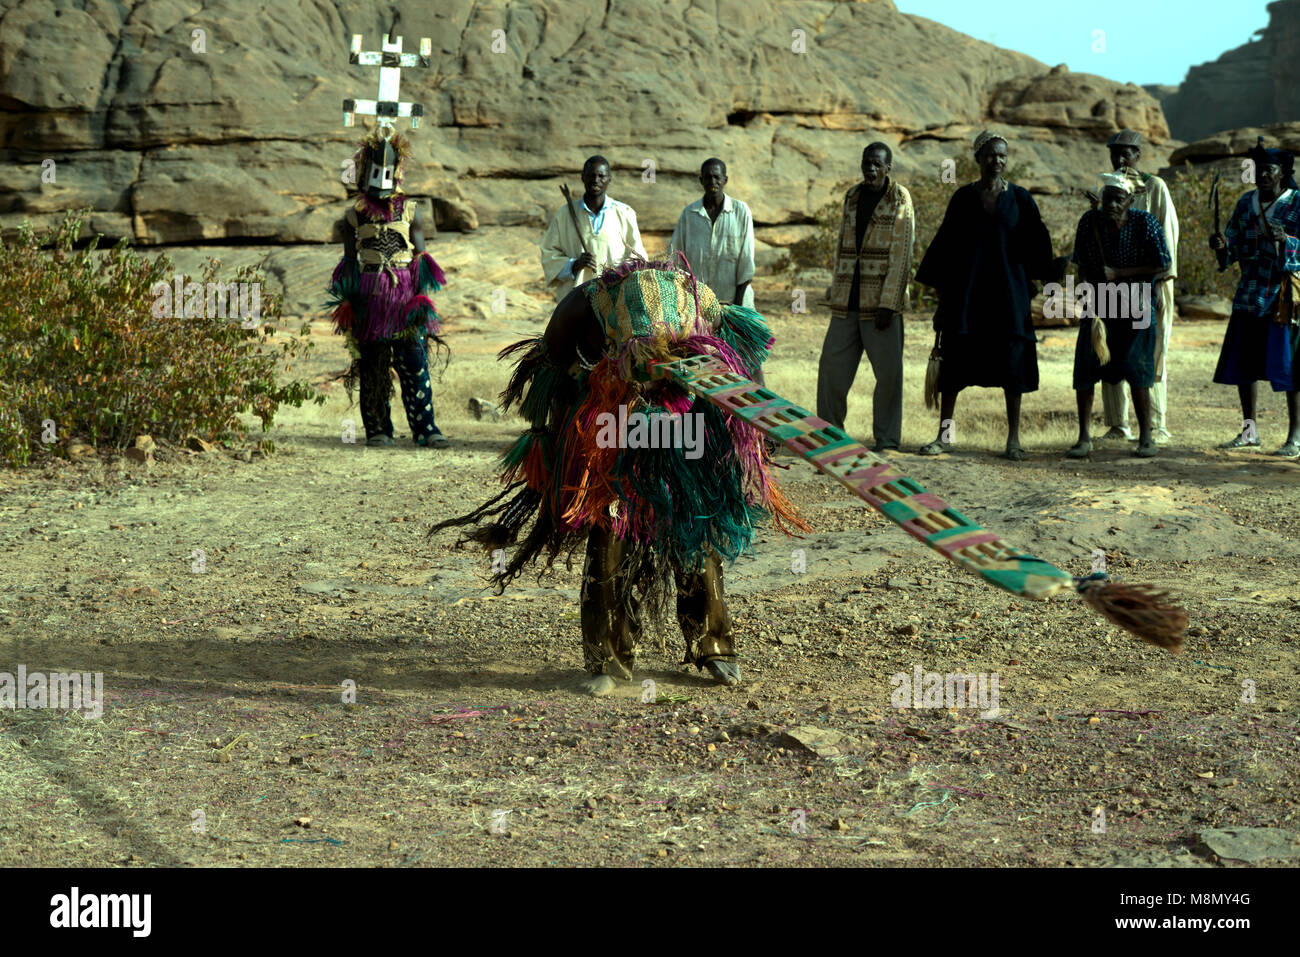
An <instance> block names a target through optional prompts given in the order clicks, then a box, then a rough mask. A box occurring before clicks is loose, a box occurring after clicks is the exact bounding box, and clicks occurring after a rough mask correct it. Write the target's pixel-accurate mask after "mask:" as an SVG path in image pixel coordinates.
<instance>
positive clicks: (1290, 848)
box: [1196, 827, 1300, 862]
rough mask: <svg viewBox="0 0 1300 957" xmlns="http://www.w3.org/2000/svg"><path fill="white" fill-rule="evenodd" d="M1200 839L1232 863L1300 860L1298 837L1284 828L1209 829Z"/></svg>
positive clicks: (1199, 835) (1200, 834) (1203, 832)
mask: <svg viewBox="0 0 1300 957" xmlns="http://www.w3.org/2000/svg"><path fill="white" fill-rule="evenodd" d="M1196 836H1197V837H1198V838H1199V839H1200V841H1201V843H1202V844H1203V845H1205V847H1207V848H1208V849H1209V850H1210V851H1212V852H1213V853H1215V854H1217V855H1218V856H1219V857H1221V858H1227V859H1228V860H1233V861H1246V862H1252V861H1258V860H1263V859H1265V858H1282V859H1293V858H1296V857H1300V842H1298V841H1297V838H1296V835H1295V834H1293V833H1292V832H1290V831H1284V830H1282V829H1281V828H1273V827H1224V828H1206V829H1205V830H1203V831H1200V832H1199V833H1198V834H1197V835H1196Z"/></svg>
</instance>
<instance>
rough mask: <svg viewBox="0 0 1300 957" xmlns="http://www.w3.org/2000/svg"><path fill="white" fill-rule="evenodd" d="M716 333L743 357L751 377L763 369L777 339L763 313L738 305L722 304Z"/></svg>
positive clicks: (742, 360) (742, 359)
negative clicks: (720, 318) (720, 320)
mask: <svg viewBox="0 0 1300 957" xmlns="http://www.w3.org/2000/svg"><path fill="white" fill-rule="evenodd" d="M717 335H718V338H719V339H721V340H722V341H723V342H725V343H726V344H727V345H728V346H730V347H731V349H732V350H733V351H734V352H735V353H736V355H738V356H739V357H740V360H741V362H743V363H744V364H745V368H746V370H747V371H748V372H749V377H750V378H751V379H752V378H754V377H755V376H756V375H757V374H758V372H759V370H760V369H762V368H763V363H764V362H766V361H767V356H768V353H769V352H770V351H771V349H772V345H773V343H775V342H776V338H775V337H774V336H773V335H772V330H771V329H769V328H768V325H767V322H766V321H765V320H764V319H763V317H762V315H761V314H759V313H757V312H755V311H754V310H753V309H748V308H746V307H745V306H737V305H730V306H723V307H722V322H721V323H719V325H718V330H717Z"/></svg>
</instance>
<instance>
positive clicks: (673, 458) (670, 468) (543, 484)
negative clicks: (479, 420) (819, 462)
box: [437, 263, 808, 587]
mask: <svg viewBox="0 0 1300 957" xmlns="http://www.w3.org/2000/svg"><path fill="white" fill-rule="evenodd" d="M582 288H583V290H584V292H585V293H586V295H587V299H588V302H589V304H590V305H591V310H592V313H593V316H594V318H595V319H596V320H597V321H598V322H600V323H601V324H602V326H603V327H604V329H605V331H606V346H605V351H604V353H603V354H602V356H601V358H600V359H599V360H598V361H596V362H595V363H594V364H591V367H590V368H589V369H588V368H583V367H582V366H580V365H577V364H575V365H574V366H573V367H570V368H567V369H561V368H560V367H558V366H557V365H555V364H553V363H552V362H551V361H550V358H549V356H548V352H547V348H546V345H545V342H544V339H543V337H540V336H539V337H537V338H535V339H527V340H524V341H522V342H519V343H516V344H515V345H513V346H510V347H508V348H507V349H505V350H504V351H503V352H502V353H501V357H502V358H506V357H509V356H512V355H518V356H519V359H518V362H517V365H516V367H515V371H514V374H513V376H512V378H511V381H510V384H509V385H508V386H507V388H506V390H505V392H503V393H502V402H503V405H504V406H505V407H507V408H509V407H510V406H512V405H515V404H518V406H519V409H520V412H521V413H522V414H523V416H524V417H525V418H527V419H528V420H529V421H530V423H531V424H532V428H530V429H529V430H528V431H527V432H524V433H523V434H522V435H521V436H520V437H519V439H518V440H517V441H516V442H515V443H514V444H513V445H512V446H511V447H510V448H509V449H508V450H507V451H506V452H505V454H504V455H503V457H502V470H501V480H502V482H503V483H505V484H506V485H507V486H508V488H507V489H506V491H505V492H503V493H502V494H501V495H500V496H498V497H497V498H495V499H493V500H492V501H491V502H489V503H487V504H486V505H484V506H483V507H482V508H480V509H478V510H476V511H475V512H473V513H471V514H470V515H467V516H463V517H461V518H458V519H452V520H450V521H448V522H444V523H442V524H441V525H440V526H437V527H445V526H448V525H463V524H480V526H481V527H480V528H478V529H477V530H476V531H474V532H472V533H470V534H469V535H468V536H467V538H469V539H471V540H474V541H477V542H479V543H481V544H483V545H485V546H487V547H489V548H509V546H511V545H516V547H515V548H514V549H513V550H511V551H509V552H508V560H507V563H506V567H505V571H504V572H503V573H501V574H499V575H497V576H496V581H497V584H498V585H499V586H501V587H504V585H505V583H507V582H508V581H509V580H511V579H512V578H513V577H515V576H516V575H517V574H518V573H519V572H520V570H521V569H522V568H523V566H524V565H525V564H527V563H529V562H531V561H532V560H533V559H535V558H536V557H538V556H539V555H541V554H543V553H546V554H547V556H548V562H547V564H548V566H549V565H550V564H551V563H553V562H554V560H555V557H556V556H557V555H558V554H559V553H560V552H561V551H569V552H571V551H572V549H573V548H575V547H576V546H577V545H579V544H581V543H583V542H585V540H586V536H587V534H588V533H589V532H590V531H591V530H592V529H602V530H604V531H606V532H608V533H610V534H612V535H614V536H615V537H617V538H619V539H621V540H623V541H624V542H626V543H627V544H628V546H629V548H630V550H631V551H633V552H636V553H639V554H640V555H641V556H642V557H644V556H645V555H650V556H653V557H654V558H655V562H654V563H653V564H654V565H655V566H656V567H658V568H661V569H662V568H665V567H667V564H668V563H672V564H675V565H676V566H677V567H678V568H680V569H682V570H684V571H695V570H698V569H700V568H701V567H702V566H703V563H704V560H705V557H706V556H707V555H709V554H710V553H715V554H717V555H718V556H720V557H722V558H724V559H726V560H728V561H734V560H735V559H736V558H737V557H739V556H740V555H741V554H744V553H745V552H746V551H747V550H749V549H750V548H751V546H752V544H753V541H754V536H755V533H756V532H757V530H758V528H759V527H760V526H761V525H762V524H764V523H765V522H766V521H767V520H768V519H771V520H772V521H773V522H774V523H775V525H776V526H777V527H778V528H779V529H780V530H782V531H784V532H786V533H789V532H790V531H791V530H792V529H794V530H799V531H807V530H808V526H807V525H806V524H805V523H804V522H803V520H802V519H801V518H799V516H798V514H797V513H796V511H795V509H794V507H793V506H792V505H791V503H790V502H789V501H788V500H787V499H786V497H785V496H784V495H783V494H782V492H781V489H780V487H779V486H778V484H777V482H776V480H775V478H774V477H773V475H772V466H771V459H770V456H769V453H768V452H767V449H766V447H765V445H764V442H763V436H762V433H760V432H759V431H758V430H757V429H755V428H754V427H753V426H752V425H750V424H749V423H747V422H745V421H743V420H741V419H739V418H733V417H729V416H727V415H726V414H725V413H723V412H722V411H721V410H720V409H718V408H717V407H716V406H714V405H712V404H711V403H708V402H706V401H703V400H697V399H695V398H694V397H693V396H691V395H690V394H689V393H687V392H685V391H684V390H682V389H681V388H680V387H679V386H677V385H675V384H674V383H671V382H669V381H667V380H664V379H651V378H650V375H649V373H648V363H649V362H651V361H654V360H662V359H674V358H685V357H688V356H700V355H707V356H711V357H714V358H717V359H720V360H721V361H722V362H724V363H725V364H726V365H727V367H728V368H729V369H731V370H732V371H734V372H736V373H738V374H739V375H742V376H745V377H747V378H752V377H753V376H754V374H755V373H756V371H757V369H758V368H759V367H760V366H761V363H762V360H763V359H764V358H766V355H767V352H768V350H769V348H770V346H771V343H772V337H771V334H770V332H769V331H768V329H767V326H766V324H765V323H764V322H763V319H762V316H760V315H759V314H758V313H756V312H754V311H753V310H751V309H746V308H744V307H743V306H722V305H720V304H719V303H718V301H717V298H716V297H715V296H714V294H713V293H712V291H711V290H709V289H708V287H707V286H705V285H703V284H701V283H697V282H696V281H695V280H694V278H693V277H692V276H691V275H690V274H689V272H685V271H682V270H677V269H675V268H674V267H673V266H672V265H670V264H667V263H638V264H635V265H632V266H625V267H623V268H622V269H620V270H615V271H611V272H607V273H606V274H605V275H604V276H602V277H601V278H600V279H598V280H595V281H593V282H591V283H589V284H587V285H586V286H584V287H582ZM511 495H513V497H509V496H511ZM507 499H508V500H507ZM485 520H490V521H486V522H485ZM516 543H517V544H516Z"/></svg>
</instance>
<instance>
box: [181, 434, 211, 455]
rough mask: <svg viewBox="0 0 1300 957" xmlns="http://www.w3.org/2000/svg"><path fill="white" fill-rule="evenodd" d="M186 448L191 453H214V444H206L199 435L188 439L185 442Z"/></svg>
mask: <svg viewBox="0 0 1300 957" xmlns="http://www.w3.org/2000/svg"><path fill="white" fill-rule="evenodd" d="M185 447H186V448H187V449H189V450H190V451H191V452H211V451H212V443H211V442H205V441H203V440H202V439H201V438H199V437H198V436H197V435H191V436H190V437H189V438H188V439H186V440H185Z"/></svg>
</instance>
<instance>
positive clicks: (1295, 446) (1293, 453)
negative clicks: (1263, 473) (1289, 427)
mask: <svg viewBox="0 0 1300 957" xmlns="http://www.w3.org/2000/svg"><path fill="white" fill-rule="evenodd" d="M1273 454H1274V455H1278V456H1281V457H1282V458H1284V459H1300V442H1288V443H1287V444H1286V445H1284V446H1282V447H1281V448H1280V449H1278V450H1277V451H1276V452H1274V453H1273Z"/></svg>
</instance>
